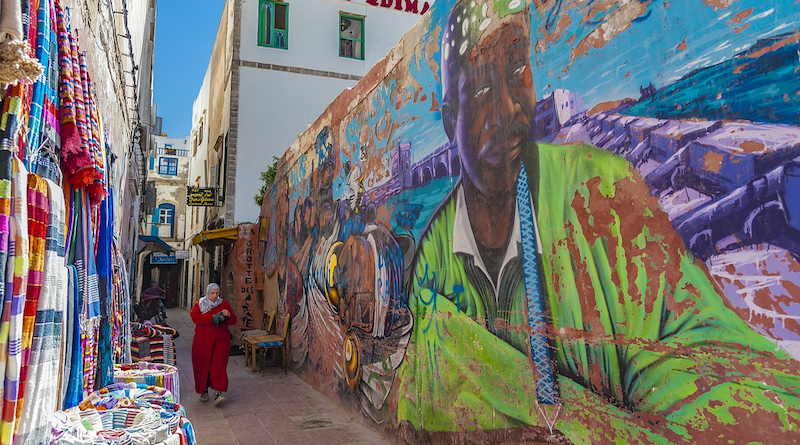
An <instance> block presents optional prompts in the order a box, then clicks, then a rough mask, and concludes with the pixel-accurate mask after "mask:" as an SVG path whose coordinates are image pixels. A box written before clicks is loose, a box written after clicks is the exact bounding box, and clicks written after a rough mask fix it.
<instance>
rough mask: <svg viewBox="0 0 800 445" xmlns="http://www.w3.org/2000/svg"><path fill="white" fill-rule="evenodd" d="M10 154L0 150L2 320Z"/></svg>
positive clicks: (0, 284)
mask: <svg viewBox="0 0 800 445" xmlns="http://www.w3.org/2000/svg"><path fill="white" fill-rule="evenodd" d="M11 166H12V161H11V152H10V151H8V150H2V149H0V271H2V273H3V275H2V277H0V318H2V313H3V310H2V306H3V301H4V300H5V289H6V279H5V270H6V260H7V259H8V233H9V232H10V231H11V228H10V227H9V224H10V223H11V222H10V218H11Z"/></svg>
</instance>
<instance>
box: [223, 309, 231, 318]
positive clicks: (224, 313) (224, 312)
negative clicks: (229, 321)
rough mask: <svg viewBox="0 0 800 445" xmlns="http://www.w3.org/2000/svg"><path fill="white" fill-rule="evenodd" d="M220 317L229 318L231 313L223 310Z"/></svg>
mask: <svg viewBox="0 0 800 445" xmlns="http://www.w3.org/2000/svg"><path fill="white" fill-rule="evenodd" d="M222 315H224V316H226V317H230V316H231V313H230V312H228V310H227V309H223V310H222Z"/></svg>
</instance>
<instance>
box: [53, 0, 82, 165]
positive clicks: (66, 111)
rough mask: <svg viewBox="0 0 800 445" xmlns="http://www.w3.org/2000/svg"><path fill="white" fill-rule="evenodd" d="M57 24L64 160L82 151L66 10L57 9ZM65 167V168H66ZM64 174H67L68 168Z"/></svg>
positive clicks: (60, 118) (60, 117)
mask: <svg viewBox="0 0 800 445" xmlns="http://www.w3.org/2000/svg"><path fill="white" fill-rule="evenodd" d="M56 24H57V29H58V71H59V83H58V95H59V105H60V106H59V114H58V116H59V122H60V128H61V151H62V157H63V159H67V156H74V155H75V154H76V153H78V152H79V151H80V146H81V136H80V133H79V132H78V123H77V118H76V114H75V113H76V111H75V91H74V87H73V84H74V83H73V79H72V73H73V70H72V48H71V47H70V36H69V33H68V32H67V19H66V16H65V14H64V9H63V8H61V7H60V6H59V7H57V8H56ZM64 167H65V166H64ZM62 170H65V171H64V173H65V174H67V173H69V174H71V172H67V171H66V168H62Z"/></svg>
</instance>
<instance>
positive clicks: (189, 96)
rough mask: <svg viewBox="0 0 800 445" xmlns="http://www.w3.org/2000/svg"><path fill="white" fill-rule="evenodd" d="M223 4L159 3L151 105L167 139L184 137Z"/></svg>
mask: <svg viewBox="0 0 800 445" xmlns="http://www.w3.org/2000/svg"><path fill="white" fill-rule="evenodd" d="M224 5H225V0H194V1H193V2H191V7H189V6H188V3H186V2H179V1H174V0H160V1H159V2H158V11H157V14H158V15H157V18H156V48H155V68H154V71H155V73H154V79H153V102H154V103H155V104H156V105H157V106H158V115H159V116H161V117H162V118H163V124H162V131H164V132H166V133H167V134H168V135H169V136H170V137H184V136H188V135H189V132H190V131H191V129H192V103H193V102H194V99H195V98H196V97H197V93H198V92H199V91H200V85H201V84H202V83H203V75H204V74H205V72H206V68H207V67H208V59H209V57H210V56H211V47H212V46H213V45H214V37H215V36H216V34H217V26H218V25H219V17H220V15H221V14H222V7H223V6H224Z"/></svg>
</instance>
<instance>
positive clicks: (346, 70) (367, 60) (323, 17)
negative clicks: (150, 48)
mask: <svg viewBox="0 0 800 445" xmlns="http://www.w3.org/2000/svg"><path fill="white" fill-rule="evenodd" d="M287 3H288V5H289V48H288V49H278V48H269V47H263V46H258V6H259V0H242V40H241V47H240V55H239V57H240V58H241V59H242V60H245V61H251V62H262V63H271V64H276V65H282V66H290V67H297V68H306V69H315V70H323V71H332V72H336V73H343V74H352V75H357V76H362V75H364V74H365V73H366V72H367V71H369V69H370V68H371V67H372V65H374V64H375V63H376V62H377V61H378V60H380V59H382V58H383V57H384V56H386V54H387V53H388V52H389V50H390V49H392V48H393V47H394V46H395V45H396V44H397V42H398V41H399V40H400V38H401V37H403V35H404V34H405V33H406V31H408V30H409V29H411V27H412V26H414V24H416V23H417V21H419V18H420V17H421V15H420V14H415V13H412V12H405V11H398V10H396V9H394V8H382V7H379V6H372V5H369V4H367V3H366V2H365V0H353V1H344V0H290V1H288V2H287ZM423 3H424V1H420V2H419V6H420V8H421V7H422V4H423ZM340 11H341V12H344V13H348V14H353V15H357V16H364V17H365V19H364V32H365V36H364V44H365V48H364V50H365V56H364V60H357V59H349V58H345V57H339V12H340ZM321 111H322V110H321V109H320V110H319V112H321ZM317 114H319V113H317ZM285 148H288V146H287V147H285Z"/></svg>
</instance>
